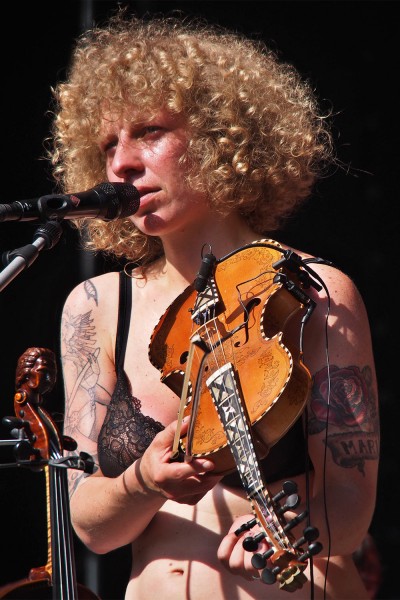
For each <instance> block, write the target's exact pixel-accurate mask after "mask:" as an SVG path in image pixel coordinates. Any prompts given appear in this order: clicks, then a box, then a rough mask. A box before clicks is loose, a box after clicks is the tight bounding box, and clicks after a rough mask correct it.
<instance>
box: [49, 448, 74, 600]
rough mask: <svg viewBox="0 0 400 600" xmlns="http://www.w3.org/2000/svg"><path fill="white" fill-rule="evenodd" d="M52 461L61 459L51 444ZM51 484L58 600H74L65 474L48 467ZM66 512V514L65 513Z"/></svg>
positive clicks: (72, 559)
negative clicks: (56, 554)
mask: <svg viewBox="0 0 400 600" xmlns="http://www.w3.org/2000/svg"><path fill="white" fill-rule="evenodd" d="M51 446H52V449H53V452H52V456H53V459H54V458H55V459H59V458H62V455H61V453H60V452H59V450H58V449H57V448H56V447H55V446H54V444H53V443H51ZM50 469H51V476H52V483H53V517H54V531H56V532H57V536H56V539H55V540H54V542H55V543H54V544H53V547H55V550H56V552H57V553H58V556H57V560H56V564H57V565H59V567H58V568H59V572H58V579H59V581H58V582H57V583H58V586H59V591H60V600H63V599H65V600H75V599H76V597H77V588H76V581H75V563H74V556H73V550H72V548H73V546H72V543H73V541H72V537H71V536H72V532H71V528H70V525H69V523H70V521H69V518H68V517H69V504H68V502H69V500H68V493H67V486H68V483H67V474H66V472H65V471H64V470H63V469H59V468H57V467H54V466H52V467H50ZM67 511H68V513H67Z"/></svg>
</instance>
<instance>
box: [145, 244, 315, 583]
mask: <svg viewBox="0 0 400 600" xmlns="http://www.w3.org/2000/svg"><path fill="white" fill-rule="evenodd" d="M282 259H284V260H282ZM288 259H289V256H288V254H287V253H286V254H285V251H284V250H283V248H282V247H281V246H280V244H278V243H277V242H275V241H274V240H260V241H257V242H254V243H253V244H249V245H247V246H244V247H242V248H240V249H238V250H236V251H234V252H232V253H230V254H229V255H227V256H225V257H224V258H222V259H220V260H217V259H216V258H215V257H214V256H213V255H212V252H210V253H208V254H205V255H204V256H203V260H202V263H201V266H200V269H199V274H198V277H197V278H196V280H195V282H194V284H193V285H192V286H189V287H188V288H187V289H186V290H185V291H184V292H183V293H182V294H181V295H180V296H178V298H176V299H175V301H174V302H173V303H172V304H171V306H170V307H169V308H168V309H167V311H166V312H165V313H164V315H163V316H162V317H161V319H160V321H159V323H158V324H157V326H156V328H155V329H154V332H153V335H152V338H151V341H150V347H149V358H150V361H151V362H152V364H153V365H154V366H156V367H157V368H158V369H159V370H160V371H161V381H163V382H164V383H165V384H166V385H168V386H169V387H170V388H171V389H172V390H173V391H174V392H175V393H176V394H177V395H178V396H180V398H181V401H180V407H179V413H178V429H177V434H176V436H175V440H174V445H173V455H174V459H176V460H177V459H179V458H181V459H184V460H191V458H192V457H193V456H195V457H197V456H206V455H212V459H213V461H214V463H215V465H216V472H222V473H227V472H230V471H233V470H235V469H237V472H238V473H239V475H240V478H241V482H242V485H243V487H244V489H245V491H246V494H247V496H248V499H249V501H250V503H251V506H252V510H253V513H254V515H255V519H254V520H253V521H251V522H249V524H246V525H244V526H243V528H241V530H240V531H238V532H237V533H238V534H240V533H241V532H242V531H244V530H246V529H251V528H252V527H253V526H254V525H255V524H258V525H259V527H260V528H261V533H260V534H259V536H255V537H249V538H246V539H245V540H244V543H243V545H244V547H245V549H246V550H249V551H253V552H254V551H255V550H256V549H257V546H258V543H259V541H260V540H261V539H262V537H265V538H267V540H268V542H269V545H270V550H269V551H268V553H265V554H264V555H261V554H254V556H253V559H252V560H253V566H255V568H257V569H262V580H263V581H264V583H274V582H275V581H278V583H279V586H280V587H281V588H282V589H285V590H287V591H295V590H296V589H298V588H300V587H302V586H303V584H304V583H305V581H306V580H307V579H306V577H305V575H304V573H303V572H304V570H305V568H306V566H307V560H308V558H310V557H311V556H312V555H314V554H316V553H317V552H319V551H320V550H321V545H320V544H319V543H318V542H315V539H316V538H317V536H318V531H317V530H316V529H315V528H312V527H311V526H308V527H306V529H305V530H304V535H303V536H302V538H301V539H300V540H297V541H296V540H294V539H293V538H292V536H291V533H290V530H291V529H292V528H293V527H294V526H295V525H296V524H298V523H299V522H300V521H302V520H303V519H305V518H306V516H307V512H306V511H305V512H303V513H302V514H301V515H299V516H298V517H297V518H296V519H293V520H292V521H290V522H287V521H286V520H285V512H287V511H288V510H289V509H293V508H295V507H296V506H297V505H298V503H299V498H298V496H297V494H296V486H295V484H294V483H293V482H290V481H289V482H286V483H285V485H284V487H283V489H282V491H281V492H280V493H279V494H277V495H276V496H275V497H271V496H270V494H269V492H268V489H267V486H266V484H265V481H264V477H263V474H262V471H261V469H260V465H259V460H260V459H261V458H263V457H264V456H266V455H267V453H268V451H269V448H271V446H273V445H274V444H275V443H276V442H277V441H278V440H279V439H280V438H281V437H282V436H283V435H284V434H285V433H286V432H287V431H288V429H289V428H290V427H291V426H292V424H293V423H294V422H295V420H296V419H297V418H298V417H299V415H300V414H301V413H302V412H303V410H304V407H305V405H306V403H307V400H308V397H309V393H310V389H311V375H310V372H309V370H308V369H307V367H306V366H305V365H304V363H303V355H302V334H303V328H304V325H305V323H306V322H307V320H308V318H309V317H310V315H311V314H312V311H313V309H314V306H315V303H314V302H313V300H312V299H311V297H310V296H309V295H308V294H307V293H306V292H305V291H304V289H305V288H306V287H307V286H309V285H310V283H311V284H312V285H314V286H315V287H318V283H317V282H316V281H315V280H313V279H312V278H311V277H310V273H309V270H308V269H307V268H306V267H305V265H304V264H303V263H301V261H298V260H296V256H294V257H293V255H292V256H290V260H288ZM293 324H294V325H293ZM290 330H291V333H290V334H289V333H288V331H290ZM293 330H295V331H296V330H298V334H297V336H293ZM187 415H190V417H191V418H190V426H189V430H188V433H187V434H186V435H185V436H182V435H181V433H180V425H181V423H182V420H183V418H184V417H185V416H187ZM283 498H286V503H285V505H284V506H281V505H280V504H279V502H280V501H281V500H282V499H283ZM304 543H308V544H309V545H308V549H307V550H306V551H305V550H304V549H303V547H302V546H303V544H304ZM270 565H272V566H270Z"/></svg>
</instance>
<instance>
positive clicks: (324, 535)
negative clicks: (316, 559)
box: [273, 476, 375, 557]
mask: <svg viewBox="0 0 400 600" xmlns="http://www.w3.org/2000/svg"><path fill="white" fill-rule="evenodd" d="M292 479H294V480H295V481H296V483H297V484H298V494H299V496H300V504H299V506H298V507H297V508H296V509H295V512H290V511H288V512H287V513H285V517H286V520H287V521H289V520H290V519H291V518H292V517H295V516H296V515H299V514H300V513H302V512H303V511H305V510H307V512H308V516H307V517H306V518H305V519H304V520H303V521H302V522H301V523H300V524H299V525H297V526H296V527H295V528H293V530H292V531H291V533H292V534H293V536H294V537H295V538H296V539H298V538H300V537H301V536H302V534H303V530H304V529H305V527H306V526H307V525H308V524H310V525H311V526H312V527H315V528H317V529H318V532H319V535H318V542H320V543H321V544H322V546H323V548H322V550H321V552H320V553H319V554H318V556H320V557H323V556H328V555H331V556H333V555H348V554H351V553H352V552H354V550H356V549H357V548H358V547H359V545H360V543H361V542H362V540H363V539H364V537H365V535H366V534H367V532H368V528H369V525H370V522H371V519H372V515H373V507H374V499H375V497H374V494H372V493H371V494H368V493H367V492H363V491H362V490H363V487H362V485H360V486H355V485H354V483H353V485H352V486H350V485H349V487H347V488H345V487H343V485H342V486H339V485H335V486H326V487H325V488H321V489H320V490H315V485H314V483H313V477H311V478H310V499H309V502H308V503H307V498H306V485H305V476H300V477H295V478H292ZM282 483H283V482H282ZM279 489H280V485H279V484H274V485H273V493H276V492H277V491H279ZM282 503H284V501H282Z"/></svg>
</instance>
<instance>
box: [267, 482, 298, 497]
mask: <svg viewBox="0 0 400 600" xmlns="http://www.w3.org/2000/svg"><path fill="white" fill-rule="evenodd" d="M296 492H297V483H296V482H294V481H291V480H289V481H285V482H284V484H283V485H282V489H281V491H280V492H278V493H277V494H275V496H273V498H272V500H273V501H274V502H279V500H281V499H282V498H284V497H285V496H290V495H291V494H295V493H296Z"/></svg>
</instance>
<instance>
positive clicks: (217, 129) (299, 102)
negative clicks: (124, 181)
mask: <svg viewBox="0 0 400 600" xmlns="http://www.w3.org/2000/svg"><path fill="white" fill-rule="evenodd" d="M54 94H55V100H56V108H55V118H54V122H53V132H52V133H53V141H54V143H53V147H52V150H51V161H52V164H53V166H54V176H55V178H56V181H57V182H58V184H59V185H60V187H61V188H62V190H63V191H64V193H68V192H72V191H74V190H77V189H89V188H91V187H93V186H95V185H97V184H98V183H100V182H101V181H104V180H105V179H106V174H105V159H104V156H103V155H102V153H101V152H100V150H99V146H98V139H99V135H100V128H101V124H102V120H103V118H104V111H105V107H110V108H111V110H112V113H113V114H116V115H123V116H124V117H126V114H127V110H128V111H129V108H130V107H132V108H133V107H134V111H135V115H136V116H137V112H138V111H139V112H141V111H143V114H146V115H148V114H152V113H155V112H156V111H158V110H159V109H160V108H167V109H168V110H169V111H171V113H173V114H177V115H181V116H183V117H184V118H185V121H186V123H187V127H188V131H189V132H190V136H189V137H190V140H189V144H188V149H187V151H186V154H185V156H184V157H183V158H184V160H185V162H187V164H188V175H187V178H188V182H189V184H190V186H192V188H193V189H195V190H197V191H202V192H205V193H206V195H207V198H208V201H209V203H210V206H212V207H213V209H214V210H217V211H218V212H220V213H221V214H228V213H229V212H230V211H233V210H238V211H240V214H241V215H242V216H243V218H244V219H246V220H247V222H248V223H249V225H250V226H251V227H252V228H253V229H254V230H255V231H256V232H257V233H260V234H263V233H265V232H267V231H268V232H270V231H273V230H275V229H276V228H277V227H278V225H279V224H280V223H281V221H282V219H283V218H284V217H285V216H287V215H289V214H290V213H292V212H293V211H294V209H295V208H296V207H298V206H299V205H300V204H301V203H302V202H303V201H304V200H305V199H306V198H307V197H308V196H309V195H310V192H311V188H312V186H313V184H314V182H315V181H316V179H317V177H319V176H321V174H322V173H323V172H324V169H325V167H326V165H327V164H329V163H330V162H332V157H333V156H332V155H333V152H332V143H331V135H330V132H329V127H328V125H327V120H326V117H325V116H324V115H322V114H321V111H320V109H319V106H318V103H317V100H316V97H315V94H314V93H313V90H312V89H311V87H310V85H309V83H308V82H306V81H303V80H302V78H301V77H300V75H299V74H298V72H297V71H296V70H295V69H294V67H293V66H291V65H288V64H285V63H283V62H281V61H280V60H279V59H278V57H277V55H276V54H275V53H274V52H273V51H271V50H270V49H268V48H267V47H266V46H265V44H263V43H262V42H260V41H254V40H251V39H249V38H246V37H244V36H242V35H240V34H238V33H235V32H232V31H227V30H224V29H221V28H217V27H215V26H210V25H205V24H204V23H201V22H199V21H193V20H192V21H190V20H185V19H179V18H177V17H153V18H151V19H148V20H146V19H139V18H137V17H132V16H129V17H126V16H124V15H121V14H119V15H115V16H113V17H111V19H109V21H108V23H107V24H106V25H104V26H101V27H94V28H93V29H92V30H90V31H88V32H86V33H84V34H83V35H82V36H81V37H80V38H79V39H78V40H77V43H76V47H75V50H74V52H73V56H72V62H71V66H70V71H69V76H68V80H67V81H66V82H61V83H59V85H58V86H57V87H56V89H55V90H54ZM132 112H133V111H132ZM76 225H77V226H78V227H79V228H85V229H86V230H87V233H88V237H87V241H86V245H87V247H88V248H91V249H93V250H96V251H103V252H106V253H110V254H113V255H114V256H116V257H118V258H121V257H124V258H126V259H128V260H132V261H135V262H141V264H144V265H145V264H148V263H149V262H151V261H152V260H154V258H155V257H156V256H159V255H160V254H162V252H163V250H162V245H161V242H160V239H159V238H157V237H149V236H146V235H144V234H142V233H141V232H140V231H139V230H138V229H137V228H136V227H135V226H134V225H133V223H132V222H131V220H130V219H128V218H125V219H119V220H116V221H110V222H104V221H100V220H98V219H92V220H87V219H86V220H80V221H78V222H77V223H76Z"/></svg>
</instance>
